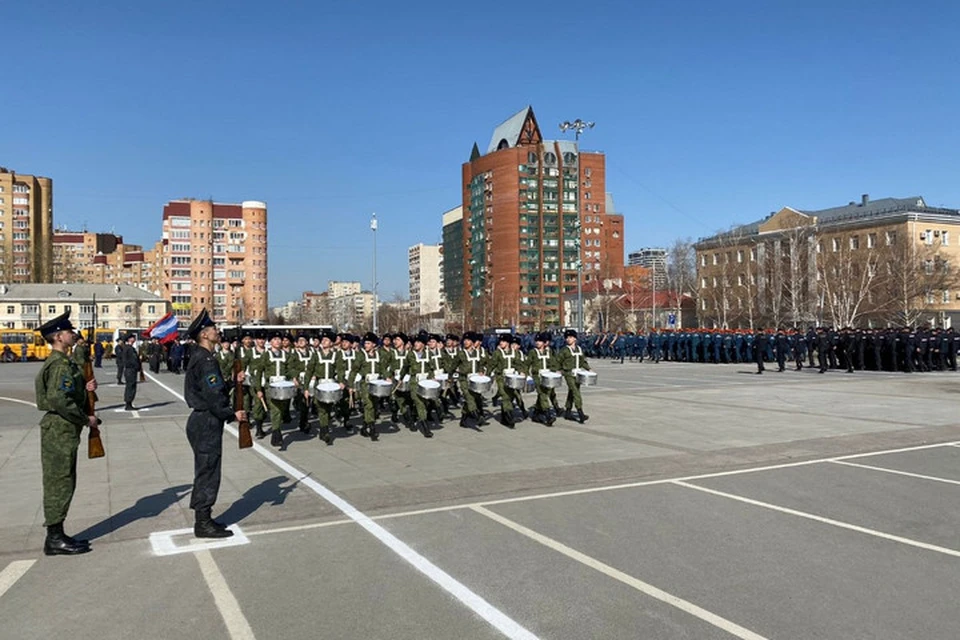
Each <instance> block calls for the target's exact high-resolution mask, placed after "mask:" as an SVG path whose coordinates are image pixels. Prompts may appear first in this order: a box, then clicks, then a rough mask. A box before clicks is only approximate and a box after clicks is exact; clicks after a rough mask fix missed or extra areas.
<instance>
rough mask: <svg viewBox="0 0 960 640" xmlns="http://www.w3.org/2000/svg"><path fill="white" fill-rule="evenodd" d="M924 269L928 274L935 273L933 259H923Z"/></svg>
mask: <svg viewBox="0 0 960 640" xmlns="http://www.w3.org/2000/svg"><path fill="white" fill-rule="evenodd" d="M923 270H924V272H925V273H926V274H927V275H928V276H932V275H933V260H924V261H923Z"/></svg>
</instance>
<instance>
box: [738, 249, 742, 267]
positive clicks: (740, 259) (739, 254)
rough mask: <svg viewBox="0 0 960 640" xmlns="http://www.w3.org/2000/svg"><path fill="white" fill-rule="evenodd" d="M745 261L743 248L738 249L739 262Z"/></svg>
mask: <svg viewBox="0 0 960 640" xmlns="http://www.w3.org/2000/svg"><path fill="white" fill-rule="evenodd" d="M742 262H743V249H737V264H740V263H742Z"/></svg>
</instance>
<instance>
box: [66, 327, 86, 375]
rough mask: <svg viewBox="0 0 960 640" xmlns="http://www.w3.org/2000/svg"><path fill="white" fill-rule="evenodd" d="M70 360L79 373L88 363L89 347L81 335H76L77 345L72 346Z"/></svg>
mask: <svg viewBox="0 0 960 640" xmlns="http://www.w3.org/2000/svg"><path fill="white" fill-rule="evenodd" d="M70 359H71V360H73V362H74V363H75V364H76V365H77V367H78V368H79V369H80V371H83V367H84V365H86V364H87V363H88V362H90V346H89V345H88V344H87V340H86V338H84V337H83V333H78V334H77V343H76V344H75V345H73V351H71V352H70Z"/></svg>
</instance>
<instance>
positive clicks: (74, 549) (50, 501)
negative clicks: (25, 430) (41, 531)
mask: <svg viewBox="0 0 960 640" xmlns="http://www.w3.org/2000/svg"><path fill="white" fill-rule="evenodd" d="M40 335H42V336H43V339H44V340H46V341H47V343H48V344H49V345H50V349H51V351H50V355H49V356H48V357H47V359H46V360H45V361H44V363H43V366H42V367H41V368H40V372H39V373H38V374H37V378H36V380H35V388H36V393H37V408H38V409H39V410H40V411H43V412H44V415H43V418H41V419H40V465H41V468H42V471H43V519H44V526H46V528H47V536H46V539H45V540H44V543H43V553H44V554H45V555H48V556H56V555H75V554H80V553H87V552H88V551H90V543H89V542H87V541H86V540H77V539H75V538H72V537H70V536H68V535H67V534H66V533H64V532H63V521H64V520H66V519H67V512H68V511H69V510H70V503H71V502H72V501H73V494H74V491H75V490H76V487H77V448H78V447H79V446H80V433H81V432H82V431H83V427H84V425H86V426H89V427H91V428H93V427H96V426H97V425H98V421H97V418H96V416H88V415H87V408H88V405H87V392H88V391H96V390H97V381H96V380H91V381H90V382H86V381H84V378H83V373H82V372H81V371H80V369H79V367H77V365H76V363H75V362H73V361H72V360H71V359H70V358H69V357H68V356H67V350H68V349H69V348H70V347H72V346H73V345H74V344H75V342H76V339H77V334H76V333H75V332H74V328H73V325H72V324H71V323H70V312H69V311H67V312H66V313H64V314H63V315H60V316H57V317H56V318H53V319H52V320H49V321H48V322H46V323H45V324H43V325H42V326H41V327H40Z"/></svg>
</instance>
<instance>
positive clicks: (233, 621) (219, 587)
mask: <svg viewBox="0 0 960 640" xmlns="http://www.w3.org/2000/svg"><path fill="white" fill-rule="evenodd" d="M196 558H197V562H198V563H200V572H201V573H202V574H203V579H204V580H206V581H207V586H208V587H209V588H210V593H212V594H213V601H214V602H215V603H216V605H217V609H218V610H219V611H220V615H221V616H222V617H223V623H224V624H225V625H227V633H229V634H230V639H231V640H256V636H254V635H253V629H252V628H250V623H249V622H247V617H246V616H244V615H243V611H242V610H241V609H240V603H239V602H237V598H236V597H235V596H234V595H233V592H232V591H230V587H229V586H228V585H227V581H226V579H225V578H224V577H223V574H222V573H221V572H220V567H218V566H217V563H216V562H215V561H214V559H213V555H211V553H210V552H209V551H207V550H203V551H198V552H197V553H196Z"/></svg>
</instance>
